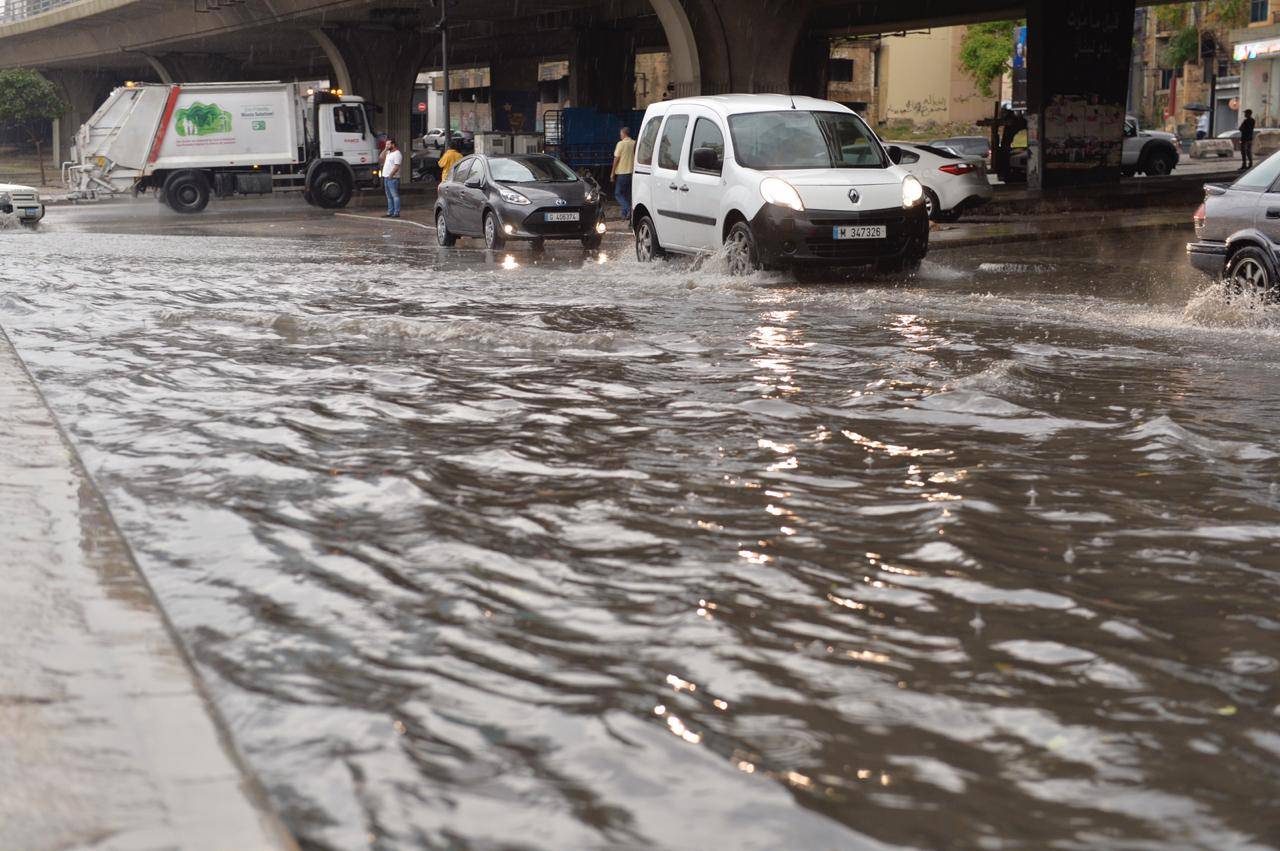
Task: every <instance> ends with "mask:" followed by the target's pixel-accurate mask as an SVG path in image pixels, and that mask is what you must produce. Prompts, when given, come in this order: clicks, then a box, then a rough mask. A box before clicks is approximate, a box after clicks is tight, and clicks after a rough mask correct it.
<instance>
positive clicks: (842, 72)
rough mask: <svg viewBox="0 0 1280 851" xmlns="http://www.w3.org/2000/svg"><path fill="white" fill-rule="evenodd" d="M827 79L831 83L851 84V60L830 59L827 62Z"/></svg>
mask: <svg viewBox="0 0 1280 851" xmlns="http://www.w3.org/2000/svg"><path fill="white" fill-rule="evenodd" d="M827 79H828V80H830V81H831V82H833V83H852V82H853V60H852V59H830V60H828V61H827Z"/></svg>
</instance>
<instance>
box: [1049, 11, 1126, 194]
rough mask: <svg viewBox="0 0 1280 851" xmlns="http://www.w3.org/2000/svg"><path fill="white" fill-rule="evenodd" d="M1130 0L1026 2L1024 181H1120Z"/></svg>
mask: <svg viewBox="0 0 1280 851" xmlns="http://www.w3.org/2000/svg"><path fill="white" fill-rule="evenodd" d="M1134 5H1135V4H1134V0H1028V2H1027V60H1028V63H1029V67H1028V88H1027V125H1028V130H1027V135H1028V144H1029V147H1030V151H1029V154H1030V156H1029V159H1028V173H1027V184H1028V186H1030V187H1031V188H1033V189H1040V188H1045V189H1048V188H1053V187H1057V186H1080V185H1085V184H1092V183H1109V182H1110V183H1114V182H1117V181H1119V179H1120V156H1121V151H1122V148H1123V144H1124V114H1125V103H1126V99H1127V94H1128V83H1129V60H1130V55H1131V54H1132V51H1133V10H1134Z"/></svg>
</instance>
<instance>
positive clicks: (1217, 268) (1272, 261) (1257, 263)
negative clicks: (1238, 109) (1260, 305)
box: [1187, 153, 1280, 301]
mask: <svg viewBox="0 0 1280 851" xmlns="http://www.w3.org/2000/svg"><path fill="white" fill-rule="evenodd" d="M1204 194H1205V199H1204V203H1203V204H1201V205H1200V209H1198V210H1196V214H1195V225H1196V241H1195V242H1191V243H1188V244H1187V257H1188V258H1189V259H1190V260H1191V265H1192V266H1195V267H1196V268H1197V269H1199V270H1200V271H1202V272H1204V273H1205V274H1207V275H1210V276H1212V277H1214V278H1224V279H1226V280H1227V281H1229V282H1230V283H1231V284H1232V285H1233V287H1234V288H1235V289H1236V291H1237V292H1244V291H1253V292H1256V293H1258V294H1259V295H1263V296H1264V297H1266V298H1267V300H1269V301H1280V272H1278V270H1280V257H1278V256H1277V249H1276V246H1277V244H1280V153H1277V154H1272V155H1271V156H1270V157H1268V158H1267V159H1266V160H1264V161H1263V162H1262V163H1260V164H1259V165H1258V166H1257V167H1255V168H1253V169H1251V170H1250V171H1248V172H1246V173H1245V174H1244V175H1242V176H1241V177H1240V178H1239V179H1238V180H1236V182H1235V183H1232V184H1230V185H1226V184H1214V183H1209V184H1206V185H1205V187H1204Z"/></svg>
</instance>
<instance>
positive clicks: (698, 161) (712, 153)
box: [693, 148, 724, 172]
mask: <svg viewBox="0 0 1280 851" xmlns="http://www.w3.org/2000/svg"><path fill="white" fill-rule="evenodd" d="M693 167H694V168H696V169H697V170H698V171H715V172H718V171H721V170H722V169H723V168H724V161H723V160H721V159H720V154H719V153H717V152H716V149H715V148H698V149H696V150H695V151H694V152H693Z"/></svg>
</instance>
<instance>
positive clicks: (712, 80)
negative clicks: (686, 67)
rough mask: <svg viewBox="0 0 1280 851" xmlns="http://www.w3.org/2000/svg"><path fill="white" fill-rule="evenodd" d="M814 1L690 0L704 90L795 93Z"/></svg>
mask: <svg viewBox="0 0 1280 851" xmlns="http://www.w3.org/2000/svg"><path fill="white" fill-rule="evenodd" d="M813 5H814V4H813V0H685V3H684V6H685V10H686V12H687V14H688V18H689V23H690V26H691V27H692V29H693V33H694V36H695V39H696V43H697V45H698V58H699V63H700V65H701V69H700V71H701V80H700V83H701V88H702V93H703V94H725V93H728V92H782V93H789V92H791V91H792V89H793V86H792V79H793V76H792V75H793V72H794V71H796V70H803V68H804V66H803V64H801V65H800V66H799V68H798V69H797V68H796V67H793V66H794V65H795V63H794V58H795V56H796V50H797V46H798V45H799V44H800V42H801V38H800V37H801V34H802V32H803V30H804V28H805V23H806V21H807V20H808V18H809V12H810V10H811V8H812V7H813ZM805 76H808V75H807V74H806V75H805ZM808 86H809V84H805V86H804V87H805V88H808Z"/></svg>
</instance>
